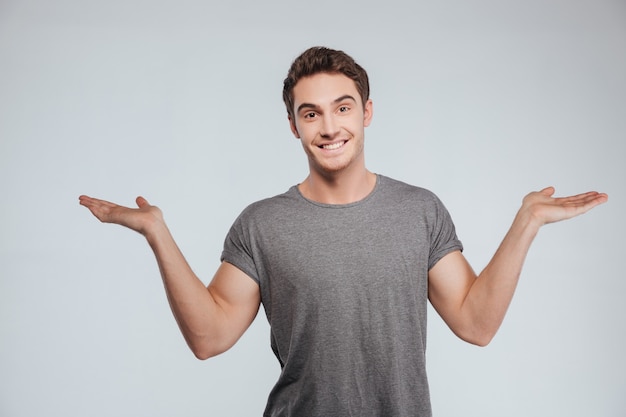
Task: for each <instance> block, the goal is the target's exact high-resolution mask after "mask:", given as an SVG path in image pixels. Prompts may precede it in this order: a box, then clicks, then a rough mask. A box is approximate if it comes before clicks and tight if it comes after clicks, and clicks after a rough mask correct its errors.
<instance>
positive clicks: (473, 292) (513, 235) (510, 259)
mask: <svg viewBox="0 0 626 417" xmlns="http://www.w3.org/2000/svg"><path fill="white" fill-rule="evenodd" d="M539 227H540V224H539V223H538V222H537V221H536V220H535V219H534V218H533V217H532V215H530V214H529V213H527V212H525V211H523V210H520V212H518V214H517V216H516V217H515V220H514V221H513V224H512V225H511V228H510V229H509V231H508V233H507V234H506V236H505V237H504V239H503V240H502V243H501V244H500V246H499V248H498V250H497V251H496V253H495V254H494V256H493V258H492V259H491V261H490V262H489V264H488V265H487V266H486V267H485V269H484V270H483V271H482V272H481V273H480V274H479V275H478V277H477V278H476V280H475V281H474V282H473V284H472V286H471V288H470V290H469V292H468V294H467V297H466V299H465V300H464V303H463V306H462V309H463V316H464V317H467V319H468V322H469V323H471V328H472V332H473V333H474V336H473V337H474V338H476V339H477V340H478V341H479V342H478V344H486V343H488V342H489V341H490V340H491V338H492V337H493V336H494V335H495V333H496V332H497V330H498V328H499V327H500V325H501V324H502V321H503V320H504V316H505V314H506V311H507V309H508V307H509V305H510V303H511V300H512V298H513V294H514V293H515V289H516V287H517V283H518V281H519V277H520V274H521V271H522V266H523V264H524V261H525V259H526V255H527V254H528V250H529V248H530V245H531V243H532V241H533V240H534V238H535V236H536V234H537V232H538V230H539Z"/></svg>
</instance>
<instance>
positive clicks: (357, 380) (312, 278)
mask: <svg viewBox="0 0 626 417" xmlns="http://www.w3.org/2000/svg"><path fill="white" fill-rule="evenodd" d="M283 98H284V101H285V105H286V107H287V114H288V118H289V125H290V128H291V131H292V132H293V134H294V135H295V137H296V138H297V139H299V140H300V141H301V143H302V147H303V148H304V151H305V153H306V154H307V157H308V161H309V175H308V176H307V177H306V178H305V179H304V180H303V181H302V182H300V183H299V184H298V185H294V186H293V187H291V188H290V189H289V190H288V191H287V192H285V193H284V194H281V195H278V196H275V197H272V198H268V199H266V200H262V201H259V202H256V203H254V204H251V205H250V206H249V207H247V208H246V209H245V210H244V211H243V212H242V213H241V214H240V216H239V217H238V218H237V220H236V221H235V223H234V224H233V225H232V227H231V229H230V231H229V233H228V235H227V237H226V239H225V242H224V250H223V253H222V264H221V265H220V267H219V269H218V271H217V272H216V274H215V276H214V278H213V280H212V281H211V283H210V284H209V285H208V287H205V286H204V284H203V283H202V281H201V280H200V279H199V278H198V277H197V276H196V275H195V274H194V273H193V271H192V270H191V268H190V267H189V265H188V264H187V262H186V261H185V259H184V257H183V255H182V254H181V252H180V251H179V249H178V247H177V246H176V243H175V242H174V239H173V238H172V236H171V234H170V233H169V231H168V229H167V226H166V225H165V222H164V220H163V216H162V214H161V212H160V210H159V209H158V208H157V207H155V206H152V205H150V204H148V202H147V201H146V200H145V199H143V198H142V197H138V198H137V205H138V208H135V209H132V208H127V207H122V206H119V205H116V204H113V203H109V202H106V201H103V200H98V199H94V198H91V197H87V196H81V197H80V202H81V204H83V205H84V206H86V207H87V208H89V209H90V210H91V212H92V213H93V214H94V215H95V216H96V217H97V218H98V219H100V220H101V221H103V222H110V223H117V224H120V225H123V226H126V227H128V228H130V229H133V230H135V231H138V232H140V233H142V234H143V235H144V236H145V237H146V239H147V241H148V243H149V245H150V246H151V248H152V249H153V251H154V253H155V255H156V259H157V262H158V264H159V267H160V271H161V275H162V278H163V282H164V284H165V289H166V292H167V295H168V299H169V301H170V305H171V308H172V311H173V313H174V315H175V317H176V319H177V322H178V324H179V326H180V329H181V331H182V333H183V335H184V336H185V339H186V340H187V343H188V344H189V346H190V348H191V349H192V351H193V352H194V354H195V355H196V356H197V357H199V358H202V359H206V358H209V357H211V356H214V355H217V354H219V353H221V352H224V351H225V350H227V349H229V348H230V347H231V346H232V345H233V344H234V343H235V342H236V341H237V340H238V339H239V337H240V336H241V335H242V334H243V332H244V331H245V330H246V329H247V328H248V326H249V325H250V324H251V323H252V321H253V320H254V317H255V316H256V314H257V312H258V309H259V307H260V306H261V305H263V308H264V310H265V313H266V316H267V319H268V321H269V323H270V326H271V347H272V349H273V351H274V353H275V355H276V357H277V359H278V361H279V363H280V366H281V369H282V370H281V374H280V376H279V379H278V381H277V383H276V385H275V386H274V388H273V390H272V391H271V393H270V395H269V399H268V402H267V407H266V410H265V413H264V415H265V416H297V417H306V416H320V417H321V416H323V417H328V416H359V417H363V416H430V415H431V414H432V413H431V406H430V396H429V391H428V382H427V378H426V369H425V347H426V307H427V302H428V300H430V302H431V303H432V305H433V306H434V308H435V309H436V311H437V312H438V313H439V314H440V315H441V316H442V318H443V319H444V321H445V322H446V323H447V324H448V325H449V326H450V328H451V330H452V331H453V332H454V333H455V334H457V335H458V336H459V337H460V338H462V339H463V340H466V341H468V342H470V343H474V344H477V345H485V344H487V343H489V341H490V340H491V338H492V337H493V336H494V335H495V333H496V331H497V329H498V327H499V326H500V324H501V322H502V320H503V318H504V315H505V312H506V309H507V307H508V305H509V303H510V301H511V298H512V296H513V293H514V291H515V287H516V285H517V281H518V278H519V275H520V272H521V269H522V264H523V262H524V258H525V256H526V253H527V252H528V249H529V247H530V244H531V242H532V240H533V239H534V237H535V235H536V233H537V232H538V230H539V228H540V227H541V226H542V225H544V224H547V223H551V222H556V221H560V220H564V219H568V218H571V217H574V216H577V215H580V214H582V213H585V212H586V211H588V210H590V209H591V208H593V207H595V206H597V205H598V204H601V203H604V202H605V201H607V198H608V197H607V196H606V194H601V193H597V192H588V193H584V194H580V195H577V196H572V197H565V198H554V197H553V196H552V195H553V193H554V189H553V188H551V187H548V188H546V189H544V190H542V191H538V192H532V193H530V194H528V195H527V196H526V197H525V198H524V200H523V203H522V206H521V208H520V210H519V212H518V213H517V216H516V217H515V220H514V222H513V224H512V226H511V228H510V230H509V232H508V233H507V234H506V236H505V238H504V240H503V241H502V244H501V245H500V247H499V248H498V250H497V251H496V253H495V255H494V256H493V258H492V260H491V261H490V262H489V264H488V265H487V267H486V268H485V269H484V270H483V271H482V272H481V273H480V274H479V275H476V274H475V273H474V272H473V270H472V268H471V267H470V266H469V265H468V263H467V262H466V260H465V258H464V256H463V255H462V253H461V251H462V245H461V242H460V241H459V239H458V238H457V236H456V232H455V228H454V225H453V223H452V220H451V218H450V216H449V214H448V212H447V210H446V209H445V207H444V206H443V204H442V203H441V201H440V200H439V199H438V198H437V197H436V196H435V195H434V194H433V193H431V192H430V191H427V190H425V189H423V188H419V187H416V186H412V185H408V184H405V183H402V182H400V181H396V180H393V179H391V178H388V177H386V176H383V175H380V174H375V173H372V172H370V171H368V170H367V168H366V166H365V157H364V136H365V135H364V133H365V128H366V127H367V126H368V125H369V124H370V121H371V119H372V116H373V104H372V101H371V100H370V98H369V84H368V79H367V74H366V72H365V71H364V70H363V68H361V67H360V66H359V65H358V64H357V63H356V62H355V61H354V60H353V59H352V58H351V57H349V56H348V55H346V54H345V53H343V52H341V51H336V50H332V49H328V48H321V47H315V48H311V49H308V50H307V51H305V52H304V53H303V54H302V55H300V56H299V57H298V58H297V59H296V60H295V61H294V62H293V64H292V66H291V68H290V70H289V72H288V75H287V78H286V79H285V82H284V90H283Z"/></svg>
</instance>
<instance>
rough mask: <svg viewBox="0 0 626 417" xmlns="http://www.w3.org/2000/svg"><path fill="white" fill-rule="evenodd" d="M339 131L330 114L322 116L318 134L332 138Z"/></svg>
mask: <svg viewBox="0 0 626 417" xmlns="http://www.w3.org/2000/svg"><path fill="white" fill-rule="evenodd" d="M337 133H339V126H338V124H337V121H336V120H335V118H334V117H333V116H332V115H328V116H324V119H323V120H322V128H321V131H320V135H321V136H322V137H324V138H333V137H335V136H336V135H337Z"/></svg>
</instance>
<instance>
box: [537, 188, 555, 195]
mask: <svg viewBox="0 0 626 417" xmlns="http://www.w3.org/2000/svg"><path fill="white" fill-rule="evenodd" d="M554 191H555V189H554V187H552V186H550V187H546V188H544V189H543V190H541V191H539V192H540V193H541V194H543V195H545V196H548V197H550V196H552V195H554Z"/></svg>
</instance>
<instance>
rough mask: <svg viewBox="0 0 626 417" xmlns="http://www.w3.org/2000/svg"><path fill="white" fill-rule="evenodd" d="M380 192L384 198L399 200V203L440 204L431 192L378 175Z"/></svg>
mask: <svg viewBox="0 0 626 417" xmlns="http://www.w3.org/2000/svg"><path fill="white" fill-rule="evenodd" d="M378 177H379V181H380V191H381V194H383V196H384V197H385V198H393V199H400V200H401V201H414V202H421V203H427V204H437V205H438V204H441V201H440V200H439V198H438V197H437V195H435V193H433V192H432V191H430V190H428V189H426V188H423V187H418V186H416V185H411V184H408V183H406V182H403V181H399V180H396V179H393V178H390V177H386V176H384V175H380V174H379V175H378Z"/></svg>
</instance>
